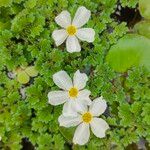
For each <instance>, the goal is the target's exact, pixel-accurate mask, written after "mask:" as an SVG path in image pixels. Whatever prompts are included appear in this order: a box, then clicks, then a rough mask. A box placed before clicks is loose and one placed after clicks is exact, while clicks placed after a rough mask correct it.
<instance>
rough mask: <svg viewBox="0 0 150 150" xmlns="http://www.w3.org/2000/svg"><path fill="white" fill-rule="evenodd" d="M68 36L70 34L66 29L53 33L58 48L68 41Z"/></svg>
mask: <svg viewBox="0 0 150 150" xmlns="http://www.w3.org/2000/svg"><path fill="white" fill-rule="evenodd" d="M67 36H68V34H67V32H66V30H64V29H60V30H55V31H54V32H53V33H52V38H53V39H54V40H55V44H56V46H59V45H61V44H62V43H63V42H64V41H65V40H66V38H67Z"/></svg>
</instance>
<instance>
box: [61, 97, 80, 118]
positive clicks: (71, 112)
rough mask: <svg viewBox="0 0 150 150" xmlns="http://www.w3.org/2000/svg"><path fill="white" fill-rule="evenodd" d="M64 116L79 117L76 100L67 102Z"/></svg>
mask: <svg viewBox="0 0 150 150" xmlns="http://www.w3.org/2000/svg"><path fill="white" fill-rule="evenodd" d="M62 113H63V115H64V116H77V114H78V113H77V110H76V102H75V100H71V99H70V100H69V101H67V102H66V103H65V104H64V106H63V111H62Z"/></svg>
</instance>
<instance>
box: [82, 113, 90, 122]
mask: <svg viewBox="0 0 150 150" xmlns="http://www.w3.org/2000/svg"><path fill="white" fill-rule="evenodd" d="M92 118H93V116H92V114H91V113H90V112H86V113H84V114H83V115H82V119H83V122H85V123H90V122H91V120H92Z"/></svg>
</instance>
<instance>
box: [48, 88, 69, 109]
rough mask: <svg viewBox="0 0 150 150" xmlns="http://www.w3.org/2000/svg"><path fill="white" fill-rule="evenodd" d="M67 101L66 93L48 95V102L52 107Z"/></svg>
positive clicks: (56, 92)
mask: <svg viewBox="0 0 150 150" xmlns="http://www.w3.org/2000/svg"><path fill="white" fill-rule="evenodd" d="M68 99H69V97H68V92H65V91H52V92H49V93H48V102H49V103H50V104H51V105H54V106H55V105H60V104H63V103H64V102H66V101H67V100H68Z"/></svg>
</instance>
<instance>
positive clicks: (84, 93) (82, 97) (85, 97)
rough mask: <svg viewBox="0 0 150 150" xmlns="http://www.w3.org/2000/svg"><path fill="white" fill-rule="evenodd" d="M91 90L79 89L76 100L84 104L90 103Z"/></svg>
mask: <svg viewBox="0 0 150 150" xmlns="http://www.w3.org/2000/svg"><path fill="white" fill-rule="evenodd" d="M90 94H91V92H90V91H89V90H87V89H84V90H81V91H79V94H78V98H77V99H78V100H79V101H81V103H82V104H84V105H91V102H92V101H91V99H90V98H89V96H90Z"/></svg>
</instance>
